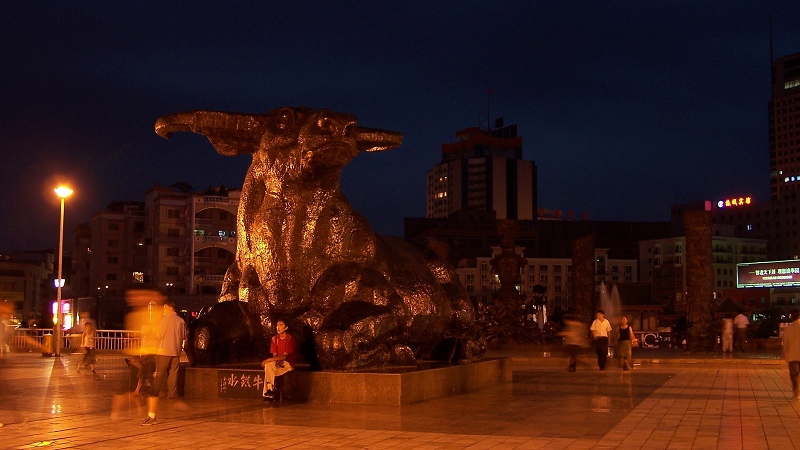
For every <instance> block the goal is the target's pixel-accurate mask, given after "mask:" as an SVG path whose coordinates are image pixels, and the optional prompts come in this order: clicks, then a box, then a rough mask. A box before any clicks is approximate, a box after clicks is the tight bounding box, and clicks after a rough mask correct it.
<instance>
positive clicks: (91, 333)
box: [78, 322, 97, 373]
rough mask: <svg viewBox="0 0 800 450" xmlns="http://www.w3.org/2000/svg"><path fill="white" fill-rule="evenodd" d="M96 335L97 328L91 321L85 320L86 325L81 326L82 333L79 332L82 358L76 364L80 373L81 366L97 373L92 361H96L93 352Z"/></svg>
mask: <svg viewBox="0 0 800 450" xmlns="http://www.w3.org/2000/svg"><path fill="white" fill-rule="evenodd" d="M96 336H97V330H95V328H94V324H93V323H91V322H87V323H86V325H85V326H84V327H83V333H82V334H81V347H82V348H83V358H82V359H81V362H80V363H79V364H78V373H81V367H88V368H89V370H91V371H92V373H97V372H95V371H94V363H96V362H97V357H96V356H95V354H94V341H95V337H96Z"/></svg>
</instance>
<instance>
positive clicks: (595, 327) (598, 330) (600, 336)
mask: <svg viewBox="0 0 800 450" xmlns="http://www.w3.org/2000/svg"><path fill="white" fill-rule="evenodd" d="M590 330H591V331H592V338H593V339H594V347H595V351H596V352H597V365H598V366H599V367H600V370H606V359H607V358H608V336H609V335H610V334H611V322H609V321H608V320H607V319H606V317H605V313H604V312H603V310H602V309H598V310H597V314H596V318H595V320H594V322H592V326H591V328H590Z"/></svg>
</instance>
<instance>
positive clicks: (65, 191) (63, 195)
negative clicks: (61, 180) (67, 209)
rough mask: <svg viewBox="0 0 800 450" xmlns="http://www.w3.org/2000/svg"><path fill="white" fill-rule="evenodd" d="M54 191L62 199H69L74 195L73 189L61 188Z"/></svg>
mask: <svg viewBox="0 0 800 450" xmlns="http://www.w3.org/2000/svg"><path fill="white" fill-rule="evenodd" d="M53 190H54V191H56V195H58V196H59V197H61V198H67V197H69V196H70V195H72V189H70V188H68V187H66V186H59V187H57V188H55V189H53Z"/></svg>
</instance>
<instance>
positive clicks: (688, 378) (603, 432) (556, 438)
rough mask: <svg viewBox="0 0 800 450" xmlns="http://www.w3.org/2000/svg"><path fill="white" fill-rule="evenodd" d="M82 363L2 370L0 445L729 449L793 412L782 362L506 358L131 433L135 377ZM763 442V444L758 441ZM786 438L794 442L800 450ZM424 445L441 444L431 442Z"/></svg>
mask: <svg viewBox="0 0 800 450" xmlns="http://www.w3.org/2000/svg"><path fill="white" fill-rule="evenodd" d="M79 356H80V355H64V356H62V357H61V358H42V357H38V356H36V355H31V354H12V355H11V358H8V359H6V360H3V361H0V386H1V387H0V389H1V390H0V423H2V424H3V426H2V427H0V433H1V434H2V436H3V444H2V446H3V447H6V446H9V448H30V447H28V446H30V445H33V444H37V445H42V443H43V442H45V441H46V442H49V444H46V445H45V446H51V445H54V446H57V447H59V448H60V447H69V446H72V445H76V446H77V445H79V444H80V445H81V446H86V445H89V446H92V445H94V446H97V448H101V447H107V446H110V444H111V443H113V446H114V447H122V448H127V447H139V446H140V444H143V443H147V442H151V443H163V439H168V441H170V442H173V444H174V445H175V446H176V448H181V447H182V446H185V447H184V448H192V445H194V448H197V443H211V442H217V443H219V444H220V445H222V447H220V448H229V447H225V446H224V445H223V444H224V443H225V442H227V443H228V444H230V447H239V448H249V447H248V445H249V444H248V442H251V443H252V444H261V445H259V446H258V447H260V448H279V447H285V448H311V447H315V446H319V444H320V442H327V443H333V442H339V443H340V444H342V447H343V448H390V447H391V448H394V447H396V448H414V447H415V446H416V445H408V443H409V442H412V443H413V442H416V443H417V444H419V446H421V447H425V448H464V447H466V446H467V445H471V444H474V443H476V442H483V443H484V444H487V445H485V447H486V448H491V447H493V446H495V445H497V446H501V447H503V446H505V447H504V448H514V447H515V446H516V445H521V446H522V447H520V448H538V447H537V446H538V445H539V444H541V445H548V447H555V448H569V447H571V446H575V447H582V448H590V447H592V446H599V447H603V448H606V444H607V443H609V442H612V443H616V444H621V443H625V442H627V443H628V444H631V447H630V448H639V447H640V446H644V445H645V444H646V443H648V442H649V443H650V444H653V446H654V447H656V448H657V447H659V445H657V444H658V443H662V444H665V446H664V447H663V448H667V447H669V445H666V444H669V443H670V442H675V443H677V442H685V441H686V439H689V438H688V437H687V436H678V434H679V431H676V430H680V427H679V425H680V424H682V423H683V421H684V420H686V421H687V423H689V422H692V421H694V422H697V423H698V424H700V423H705V424H706V428H704V429H707V430H713V433H711V431H709V433H711V434H714V436H715V437H714V439H715V440H714V443H715V445H717V444H719V443H720V442H725V443H726V445H727V444H730V445H731V446H732V447H733V448H736V447H737V444H736V443H737V442H740V443H742V445H744V444H743V443H744V442H745V441H743V436H744V435H743V434H742V433H741V432H739V434H738V435H737V436H739V438H738V440H736V439H734V438H732V437H730V436H728V434H730V435H731V436H733V435H736V433H734V432H733V431H732V430H733V429H734V428H733V427H735V426H740V425H741V424H742V422H743V421H744V422H746V423H751V422H752V423H751V425H752V424H753V423H758V424H760V423H761V420H760V419H759V420H750V421H748V420H745V419H742V417H745V418H746V417H748V415H755V416H756V417H758V415H760V414H766V413H767V411H774V414H776V415H782V416H787V414H788V416H787V417H783V422H781V423H782V424H785V426H786V427H787V429H789V428H788V427H790V426H795V425H797V426H800V415H798V412H800V405H795V404H793V403H792V402H790V401H788V399H787V398H785V397H784V396H783V391H784V388H785V386H783V384H786V383H788V381H787V377H786V376H785V374H784V373H783V370H785V367H783V366H781V365H771V366H763V367H762V366H757V365H752V366H744V367H703V366H702V365H694V367H686V366H685V365H670V364H664V365H649V366H637V367H636V368H635V370H633V371H632V372H622V371H621V370H619V369H607V370H605V371H599V370H597V369H596V368H591V367H589V366H584V367H580V368H579V370H578V371H577V372H572V373H570V372H567V371H566V369H565V367H564V364H562V361H560V360H538V361H537V360H530V361H526V362H519V363H518V362H515V364H514V375H513V381H512V382H511V383H505V384H502V385H499V386H497V387H494V388H490V389H485V390H482V391H479V392H474V393H470V394H464V395H457V396H451V397H445V398H439V399H434V400H430V401H425V402H421V403H414V404H409V405H403V406H399V407H398V406H373V405H328V404H319V403H305V404H304V403H292V402H287V403H281V404H277V405H276V404H265V403H262V402H259V401H253V400H233V399H225V400H218V399H191V400H182V399H179V400H166V399H165V400H164V401H163V402H162V403H163V409H162V411H161V412H160V414H159V424H158V425H157V426H155V427H139V426H138V424H139V422H140V421H141V418H142V417H144V416H145V415H146V403H145V399H144V398H142V397H139V396H134V397H129V396H128V393H129V392H130V391H131V390H133V388H134V387H135V381H136V380H135V379H131V377H130V376H129V370H128V368H127V366H126V365H125V363H124V360H123V356H121V355H100V356H99V358H98V364H97V371H98V374H97V375H96V376H92V374H87V373H83V374H77V373H76V372H75V370H74V367H75V363H76V361H77V359H76V358H79ZM749 397H755V398H754V399H752V400H749ZM767 402H772V403H767ZM723 405H724V406H723ZM768 406H770V407H771V409H770V408H768ZM736 408H738V409H736ZM731 411H736V414H735V415H730V414H729V413H730V412H731ZM792 414H793V416H792ZM693 415H694V416H693ZM694 422H692V423H694ZM781 426H784V425H781ZM698 427H699V425H698ZM698 427H694V428H689V429H690V430H691V439H692V440H691V441H690V445H689V447H691V446H692V443H693V442H695V440H697V439H700V438H707V437H704V435H703V434H702V433H700V434H698V433H699V431H698V430H700V429H701V428H698ZM661 428H666V429H667V430H670V431H668V432H667V431H664V430H661ZM280 430H283V431H286V432H288V433H289V435H291V436H292V439H291V440H288V441H286V442H290V443H292V445H288V444H286V443H281V444H280V445H277V444H276V445H275V446H274V447H273V446H272V445H266V447H264V446H263V444H264V441H263V437H265V436H268V435H270V434H272V433H275V432H279V431H280ZM726 430H728V431H726ZM754 430H755V431H754V434H756V435H758V429H754ZM676 433H677V434H676ZM783 434H786V435H788V432H786V433H783ZM779 435H782V434H780V433H779ZM698 436H699V437H698ZM636 439H639V440H636ZM642 439H644V440H642ZM648 439H649V441H648ZM654 439H655V440H654ZM658 439H660V440H658ZM725 439H727V440H725ZM760 439H762V440H763V441H764V442H766V439H767V438H766V435H765V434H764V433H763V432H762V433H761V438H760ZM787 439H789V441H787V442H789V444H791V445H795V444H800V442H795V441H792V440H791V438H787ZM431 442H438V443H439V444H436V445H433V447H431V446H430V445H431ZM697 442H705V441H697ZM754 442H760V441H754ZM190 443H194V444H192V445H190ZM378 443H382V444H381V445H377V444H378ZM636 443H639V444H640V445H636ZM233 444H236V445H233ZM349 444H354V445H355V444H358V445H356V446H355V447H352V446H351V445H349ZM423 444H425V445H423ZM488 444H492V445H488ZM501 444H502V445H501ZM510 444H514V445H513V446H510V447H509V445H510ZM523 444H525V445H523ZM359 445H360V446H359ZM697 445H699V444H697ZM426 446H427V447H426ZM599 447H598V448H599ZM141 448H144V447H141ZM252 448H255V447H252ZM789 448H791V447H789Z"/></svg>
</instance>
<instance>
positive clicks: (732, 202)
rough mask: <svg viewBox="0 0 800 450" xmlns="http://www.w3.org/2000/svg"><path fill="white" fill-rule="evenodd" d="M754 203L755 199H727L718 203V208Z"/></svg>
mask: <svg viewBox="0 0 800 450" xmlns="http://www.w3.org/2000/svg"><path fill="white" fill-rule="evenodd" d="M752 203H753V197H736V198H726V199H722V200H719V201H718V202H717V208H720V209H721V208H730V207H732V206H745V205H749V204H752Z"/></svg>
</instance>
